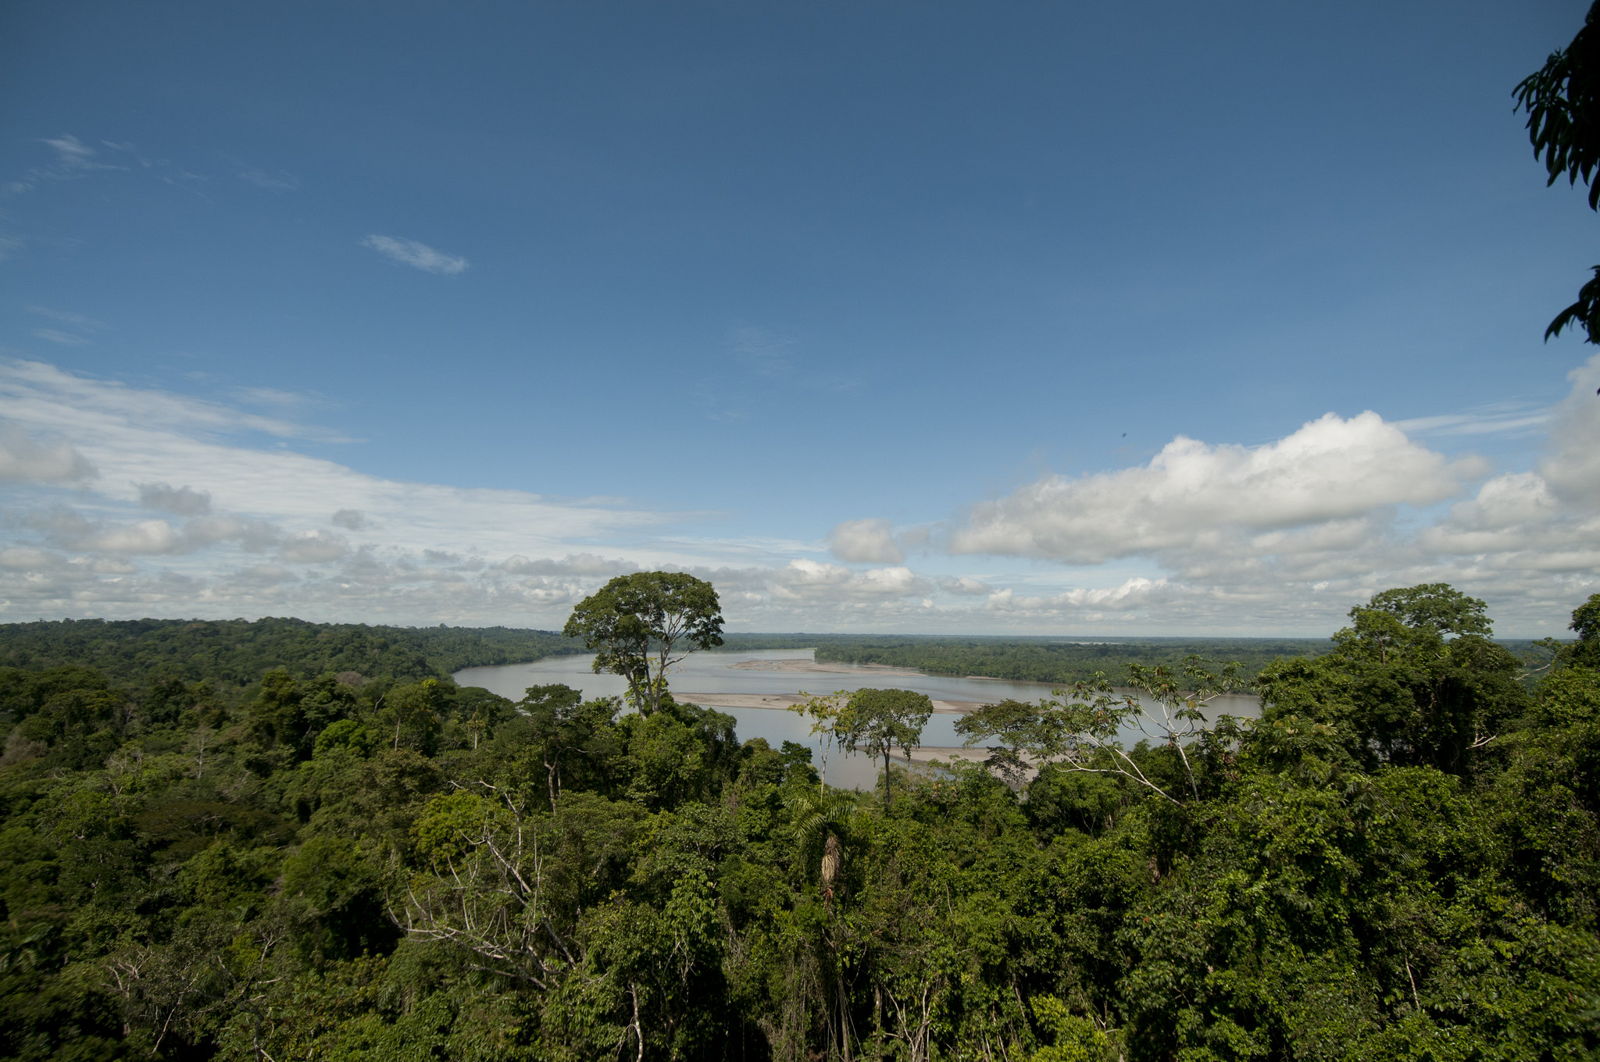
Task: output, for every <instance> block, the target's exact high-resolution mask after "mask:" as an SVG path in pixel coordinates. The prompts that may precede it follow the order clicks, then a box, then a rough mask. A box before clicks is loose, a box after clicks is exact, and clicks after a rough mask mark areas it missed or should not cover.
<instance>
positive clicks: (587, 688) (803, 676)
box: [455, 649, 1260, 787]
mask: <svg viewBox="0 0 1600 1062" xmlns="http://www.w3.org/2000/svg"><path fill="white" fill-rule="evenodd" d="M813 652H814V651H813V650H811V649H764V650H755V651H745V652H704V653H695V654H694V655H693V656H690V657H689V658H688V659H686V660H684V661H683V662H682V663H679V664H677V665H676V666H675V667H674V668H673V669H672V671H671V672H670V673H669V675H668V679H669V681H670V684H671V686H672V694H673V696H674V697H676V698H677V699H678V700H680V701H687V702H691V703H696V698H697V697H699V696H706V697H715V698H716V699H717V700H719V701H721V700H722V699H723V698H724V697H729V696H733V697H747V698H750V699H752V700H754V699H756V698H759V697H762V696H784V695H794V694H798V693H801V692H802V691H803V692H806V693H809V694H813V695H820V694H826V693H833V692H835V691H840V690H858V689H867V688H880V689H881V688H897V689H907V690H915V691H916V692H918V693H925V694H927V695H928V696H929V697H930V698H932V699H933V700H934V701H936V702H949V703H953V704H957V705H962V706H966V707H977V706H978V705H982V704H993V703H995V702H997V701H1002V700H1005V699H1007V698H1012V699H1015V700H1019V701H1037V700H1040V699H1041V698H1044V697H1049V696H1050V695H1051V693H1052V690H1053V688H1054V687H1052V686H1051V685H1050V684H1049V683H1044V682H1011V681H1007V680H1003V679H988V678H956V677H952V676H949V675H927V674H923V673H921V672H916V671H905V670H902V669H898V668H893V669H891V668H871V669H862V668H853V667H850V666H849V665H842V664H841V665H831V664H818V663H816V661H815V658H814V655H813ZM593 660H594V658H593V656H590V655H582V656H557V657H547V658H545V659H544V660H537V661H535V662H533V663H531V664H507V665H504V666H501V667H474V668H467V669H466V670H464V671H459V672H457V673H456V675H455V680H456V682H457V683H459V684H460V685H463V686H481V687H482V688H484V689H487V690H489V691H491V692H493V693H498V694H500V695H501V696H502V697H509V698H511V699H512V700H518V699H520V698H521V697H522V695H523V691H524V690H526V689H527V688H528V687H529V686H542V685H550V684H554V683H559V684H561V685H564V686H571V687H572V688H574V689H578V690H582V691H583V695H584V696H585V697H586V698H591V697H620V696H622V694H623V692H624V691H625V690H626V689H627V684H626V683H624V682H623V680H622V679H621V678H620V677H618V676H616V675H611V674H600V675H597V674H595V673H594V671H593V670H592V669H591V668H592V664H593ZM796 668H803V669H804V670H795V669H796ZM715 707H716V708H717V710H718V711H721V712H726V713H727V714H728V715H731V716H733V718H734V720H735V722H736V723H737V725H738V734H739V738H740V740H747V739H749V738H753V737H761V738H765V739H766V740H767V742H768V743H769V744H771V745H772V746H773V747H774V748H777V747H778V746H780V745H781V744H782V743H783V742H785V741H795V742H799V743H800V744H803V745H806V746H808V747H809V748H810V749H811V750H812V763H814V764H818V765H819V766H820V759H821V752H822V745H821V740H820V739H819V738H818V737H816V736H814V735H813V734H812V733H811V723H810V721H809V720H807V719H805V718H803V717H802V716H800V715H797V714H796V713H794V712H788V711H781V710H774V709H771V708H756V707H738V706H728V705H726V704H723V703H718V704H716V705H715ZM1259 710H1260V706H1259V704H1258V702H1257V701H1256V699H1255V698H1254V697H1250V696H1240V695H1234V696H1228V697H1221V698H1218V699H1217V700H1216V701H1214V702H1212V704H1211V706H1210V709H1209V711H1208V713H1207V714H1208V715H1212V716H1215V715H1221V714H1226V715H1239V716H1254V715H1256V714H1257V712H1258V711H1259ZM959 718H960V716H959V715H955V714H951V713H942V712H941V713H935V714H934V716H933V717H932V718H931V719H929V720H928V725H927V726H926V727H925V728H924V729H923V732H922V743H923V746H924V747H925V748H927V747H934V748H954V747H957V746H960V744H961V737H960V735H958V734H957V733H956V731H955V723H956V720H957V719H959ZM1141 736H1142V735H1140V734H1138V733H1137V732H1131V733H1130V734H1128V740H1129V741H1130V742H1132V741H1137V740H1138V739H1139V738H1140V737H1141ZM877 767H878V765H877V764H876V763H874V762H873V761H872V760H870V759H868V758H867V757H865V756H847V755H844V754H843V753H841V752H840V751H839V750H837V749H835V750H833V751H832V753H831V754H830V755H829V757H828V781H829V782H831V783H833V784H834V785H849V786H857V787H866V786H870V785H872V784H873V783H874V782H875V781H876V778H877Z"/></svg>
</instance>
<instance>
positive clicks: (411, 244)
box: [361, 233, 469, 276]
mask: <svg viewBox="0 0 1600 1062" xmlns="http://www.w3.org/2000/svg"><path fill="white" fill-rule="evenodd" d="M361 246H363V247H367V248H370V249H372V250H374V251H377V252H378V253H379V254H381V255H383V256H384V257H385V258H387V259H389V260H390V261H392V262H398V263H400V264H401V265H408V266H410V267H412V268H413V269H420V270H422V271H423V272H424V273H437V274H440V275H441V276H455V275H456V274H458V273H464V272H466V271H467V266H468V264H469V263H468V262H467V260H466V259H465V258H462V257H461V256H459V255H453V254H446V253H444V252H443V251H440V250H436V249H434V248H432V247H429V246H428V245H427V244H425V243H422V242H421V241H419V240H408V239H404V238H402V237H399V236H381V235H379V234H377V233H372V234H370V235H368V236H366V237H365V238H364V239H362V241H361Z"/></svg>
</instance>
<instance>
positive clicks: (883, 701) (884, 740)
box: [838, 689, 933, 807]
mask: <svg viewBox="0 0 1600 1062" xmlns="http://www.w3.org/2000/svg"><path fill="white" fill-rule="evenodd" d="M932 714H933V701H932V700H930V699H929V698H928V695H927V694H925V693H917V692H915V691H914V690H873V689H866V690H856V691H855V692H854V693H852V694H851V695H850V699H849V700H848V701H846V702H845V711H844V730H843V733H841V734H839V735H838V738H839V744H840V745H841V746H843V747H844V748H845V749H847V750H849V751H850V752H865V753H866V754H867V755H869V756H871V757H873V758H874V759H882V760H883V805H884V807H888V806H889V757H890V755H891V754H892V753H893V752H894V750H895V749H899V750H900V751H901V752H902V753H904V754H905V757H906V762H907V763H910V762H911V750H912V749H914V748H916V747H917V742H919V741H921V740H922V728H923V727H924V726H926V725H927V724H928V717H929V716H930V715H932Z"/></svg>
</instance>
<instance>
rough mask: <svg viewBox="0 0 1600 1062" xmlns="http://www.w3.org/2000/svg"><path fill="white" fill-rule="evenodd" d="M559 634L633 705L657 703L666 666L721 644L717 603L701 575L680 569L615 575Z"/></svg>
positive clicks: (646, 708)
mask: <svg viewBox="0 0 1600 1062" xmlns="http://www.w3.org/2000/svg"><path fill="white" fill-rule="evenodd" d="M562 633H563V634H565V635H566V636H567V637H568V638H582V639H583V644H584V647H585V648H587V649H590V650H592V651H593V652H594V670H595V671H596V673H598V672H601V671H609V672H611V673H612V674H615V675H621V676H622V677H623V678H624V679H625V680H627V683H628V697H629V699H630V700H631V701H632V703H633V705H634V707H636V708H638V709H639V711H641V712H643V713H645V714H646V715H649V714H650V713H652V712H654V711H655V710H656V709H658V708H660V707H661V698H662V696H663V695H665V693H666V691H667V669H668V668H669V667H671V666H672V665H673V664H676V663H677V662H678V661H680V660H682V659H683V658H684V657H686V656H688V655H689V654H690V653H692V652H694V651H695V650H696V649H710V648H711V647H713V646H717V645H721V644H722V607H721V605H719V604H718V602H717V592H716V590H715V589H713V588H712V586H711V584H710V583H708V582H706V581H705V580H704V579H696V578H695V577H694V576H692V575H689V574H687V573H685V572H635V573H634V574H632V575H619V576H617V577H616V578H615V579H613V580H611V581H610V582H609V583H607V584H606V585H605V586H603V587H601V588H600V589H599V590H598V591H596V592H595V593H593V594H590V595H589V596H588V597H586V598H584V599H583V600H582V601H580V602H578V606H577V607H576V608H574V609H573V610H572V615H571V616H570V617H568V619H567V625H566V626H565V627H563V628H562Z"/></svg>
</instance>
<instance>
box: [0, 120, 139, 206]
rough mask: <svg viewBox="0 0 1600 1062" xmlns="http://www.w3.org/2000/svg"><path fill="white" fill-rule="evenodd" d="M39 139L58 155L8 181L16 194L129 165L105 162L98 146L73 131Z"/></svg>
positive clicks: (7, 183)
mask: <svg viewBox="0 0 1600 1062" xmlns="http://www.w3.org/2000/svg"><path fill="white" fill-rule="evenodd" d="M39 143H41V144H44V145H45V146H46V147H48V148H49V149H50V150H51V151H52V152H53V153H54V155H55V157H54V159H52V160H51V161H50V162H48V163H45V164H44V165H41V166H34V167H32V168H31V169H29V170H28V171H27V172H26V173H25V174H23V175H22V176H21V177H18V178H16V179H15V180H12V181H8V182H6V184H5V186H4V187H5V190H6V191H7V192H10V193H11V194H12V195H21V194H22V193H24V192H31V191H32V190H33V189H35V188H37V187H39V185H41V184H45V183H47V182H50V181H71V180H76V179H77V178H80V177H84V176H87V175H88V174H90V173H92V172H94V171H96V170H123V169H127V167H126V166H121V165H117V164H114V163H109V162H102V161H101V160H100V153H99V151H98V150H97V149H95V148H94V147H92V146H90V145H89V144H85V143H84V142H83V141H82V140H79V139H78V138H77V137H76V136H74V135H72V134H71V133H61V134H60V135H58V136H49V137H40V138H39Z"/></svg>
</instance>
